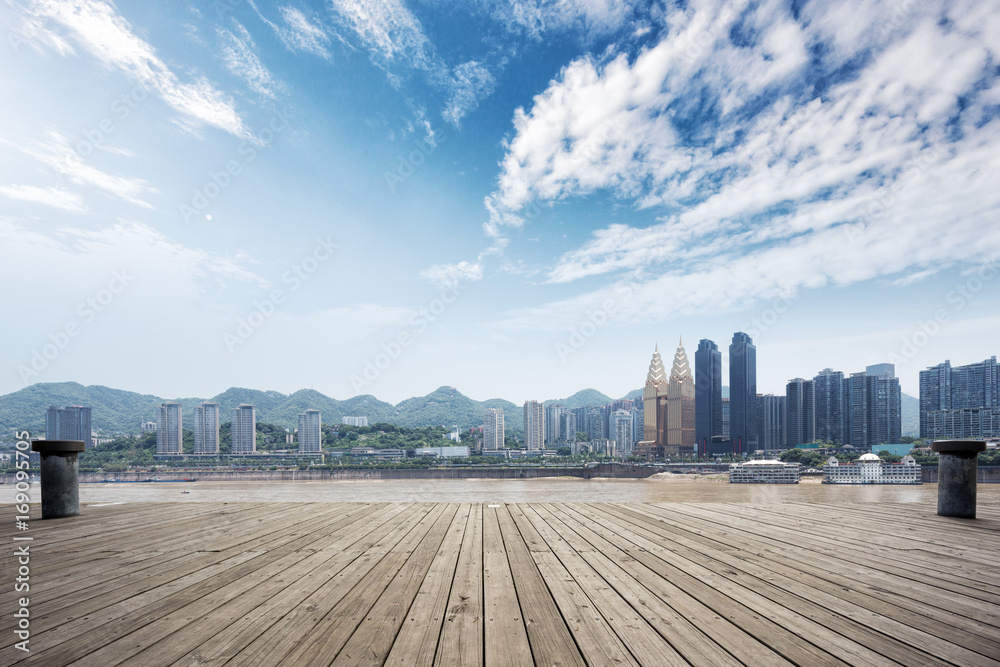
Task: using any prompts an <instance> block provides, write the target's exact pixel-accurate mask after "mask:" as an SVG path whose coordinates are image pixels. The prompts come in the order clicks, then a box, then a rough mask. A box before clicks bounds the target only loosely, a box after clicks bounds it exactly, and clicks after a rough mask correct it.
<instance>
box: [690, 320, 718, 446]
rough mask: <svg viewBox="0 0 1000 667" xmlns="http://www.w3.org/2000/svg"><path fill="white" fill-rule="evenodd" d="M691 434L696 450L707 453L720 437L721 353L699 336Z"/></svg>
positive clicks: (711, 343) (695, 357)
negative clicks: (715, 439) (713, 439)
mask: <svg viewBox="0 0 1000 667" xmlns="http://www.w3.org/2000/svg"><path fill="white" fill-rule="evenodd" d="M694 413H695V419H694V424H695V425H694V434H695V440H696V441H697V447H698V451H699V453H702V454H704V453H707V452H708V446H709V445H710V444H711V442H712V438H713V437H715V436H722V435H723V432H722V352H720V351H719V346H718V345H716V344H715V343H714V342H712V341H710V340H708V339H706V338H702V339H701V340H700V341H699V342H698V350H697V351H696V352H695V353H694Z"/></svg>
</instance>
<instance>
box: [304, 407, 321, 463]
mask: <svg viewBox="0 0 1000 667" xmlns="http://www.w3.org/2000/svg"><path fill="white" fill-rule="evenodd" d="M321 451H323V416H322V413H321V412H320V411H319V410H306V411H305V412H301V413H299V454H318V453H319V452H321Z"/></svg>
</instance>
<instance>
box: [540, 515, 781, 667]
mask: <svg viewBox="0 0 1000 667" xmlns="http://www.w3.org/2000/svg"><path fill="white" fill-rule="evenodd" d="M533 509H536V510H537V511H538V512H539V513H542V512H546V511H547V512H548V513H550V514H551V515H553V516H557V517H558V518H559V519H560V520H561V521H562V522H564V523H565V525H566V526H567V527H569V528H571V529H572V530H573V531H574V532H575V533H576V534H578V535H579V536H580V537H581V538H582V539H584V540H586V542H588V543H589V544H590V545H592V546H593V554H595V556H594V558H595V562H598V563H602V560H603V559H607V560H608V561H610V562H612V563H614V564H615V565H617V566H618V567H619V568H620V569H621V570H622V571H624V572H625V573H627V576H628V578H630V579H632V580H633V581H634V582H635V587H636V588H637V594H636V596H635V597H634V598H633V599H634V600H635V601H636V604H637V605H638V606H640V607H642V608H646V607H648V608H650V609H651V610H654V611H655V613H657V614H658V615H659V622H660V624H661V626H662V625H665V626H666V628H665V629H664V631H663V632H661V635H662V636H663V637H664V639H666V640H667V641H668V642H669V643H670V644H671V645H672V646H674V647H675V648H676V649H677V650H678V651H679V652H681V653H682V654H683V655H685V657H686V658H687V659H688V660H689V661H691V662H692V664H704V665H713V664H714V663H713V662H712V661H707V660H706V661H701V660H700V657H701V655H702V653H703V652H708V653H709V654H710V655H711V654H714V653H715V651H714V650H713V649H712V647H711V645H710V644H708V643H706V646H705V647H704V648H702V649H699V648H698V646H697V645H698V643H699V640H700V638H701V636H702V635H703V636H705V637H707V638H708V639H709V640H710V641H711V642H714V643H715V644H717V645H718V646H719V647H721V648H722V649H724V650H725V651H726V652H727V653H729V654H730V655H732V656H735V657H737V658H739V659H741V660H744V661H745V660H746V659H747V656H750V657H752V660H753V661H754V662H756V663H758V664H763V665H769V666H770V665H775V666H777V665H792V664H793V663H792V662H790V661H789V660H787V659H786V658H784V657H783V656H782V655H781V654H779V653H778V652H776V651H775V650H774V649H772V648H771V647H770V646H768V645H767V644H765V643H763V642H762V640H761V639H760V638H759V637H758V636H757V635H756V634H755V633H754V632H753V630H755V629H756V625H757V624H750V628H749V629H748V628H745V627H743V626H742V625H741V624H740V622H741V621H742V619H743V615H741V614H737V613H735V610H736V607H737V606H736V605H728V604H725V603H723V604H719V603H718V600H717V599H716V598H715V597H712V596H706V597H708V599H707V600H703V599H702V598H700V597H699V596H698V591H695V592H694V593H692V592H689V591H687V590H685V589H684V588H683V587H681V586H680V585H678V584H677V583H675V582H674V581H672V580H671V579H669V578H667V577H665V576H662V575H661V573H660V572H659V570H657V569H656V567H655V564H654V566H653V568H652V569H651V568H650V567H649V565H647V563H644V562H640V561H639V560H638V559H636V558H634V557H633V556H631V555H630V554H628V553H627V552H626V551H625V550H623V549H622V548H620V547H619V546H618V544H616V542H620V543H622V544H623V546H625V547H628V543H627V541H626V542H622V541H621V540H620V538H618V537H617V536H616V535H615V534H614V533H612V532H608V531H604V530H601V527H600V526H597V525H595V524H594V523H593V522H591V521H590V520H589V519H587V518H585V517H583V516H581V515H580V513H579V512H578V509H579V506H578V505H572V506H569V505H549V504H545V503H538V504H536V505H533ZM598 531H600V532H598ZM564 535H567V537H568V534H565V533H564ZM577 552H578V553H579V554H580V555H581V556H583V557H585V558H586V557H591V554H590V553H588V552H587V551H585V550H582V549H580V550H578V551H577ZM596 555H600V556H603V559H601V558H596ZM602 564H603V563H602ZM643 590H645V591H646V592H645V593H643ZM657 601H658V602H659V603H662V604H663V605H665V608H663V607H660V605H659V604H658V603H657ZM713 603H714V604H715V605H716V607H714V608H713V606H711V605H712V604H713ZM648 613H651V612H647V615H648ZM677 619H684V620H685V621H686V622H684V623H680V622H678V621H677ZM654 620H655V619H654ZM692 628H696V629H697V632H692ZM699 633H700V634H699ZM726 662H728V661H727V660H724V659H723V660H720V664H726Z"/></svg>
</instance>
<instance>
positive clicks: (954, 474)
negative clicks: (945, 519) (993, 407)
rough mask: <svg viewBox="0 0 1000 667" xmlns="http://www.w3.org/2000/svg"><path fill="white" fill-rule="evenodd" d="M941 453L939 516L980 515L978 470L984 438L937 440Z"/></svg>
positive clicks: (937, 449)
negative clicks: (977, 505)
mask: <svg viewBox="0 0 1000 667" xmlns="http://www.w3.org/2000/svg"><path fill="white" fill-rule="evenodd" d="M931 449H932V450H934V451H935V452H938V454H939V456H938V511H937V513H938V515H940V516H953V517H958V518H960V519H975V518H976V473H977V471H978V469H979V452H984V451H986V442H985V441H983V440H935V441H934V442H933V443H932V444H931Z"/></svg>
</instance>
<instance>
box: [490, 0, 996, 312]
mask: <svg viewBox="0 0 1000 667" xmlns="http://www.w3.org/2000/svg"><path fill="white" fill-rule="evenodd" d="M855 4H857V5H858V7H857V9H858V12H859V13H858V14H857V15H856V16H855V17H852V16H851V15H850V12H849V11H848V10H843V9H841V8H842V6H843V5H836V6H832V5H820V4H817V3H813V4H812V5H809V11H810V12H811V13H812V16H811V22H809V23H804V22H802V23H800V22H798V21H796V20H795V19H794V18H793V17H791V16H790V15H789V14H788V13H787V10H786V9H785V7H784V5H783V4H781V3H777V2H768V3H761V4H759V5H754V6H753V7H752V8H751V9H749V10H748V11H747V12H746V13H745V14H744V15H742V17H741V16H740V15H738V13H737V12H734V11H732V10H731V9H727V7H728V6H727V5H726V4H725V3H722V2H713V1H709V0H706V1H704V2H695V3H692V4H691V5H690V8H689V9H688V10H687V11H685V12H675V13H674V14H672V15H670V16H669V17H668V21H667V22H668V24H669V26H670V34H669V36H668V37H666V38H664V39H663V40H662V41H661V42H660V43H659V44H656V45H655V46H653V47H652V48H650V49H648V50H646V51H644V52H643V53H641V54H640V55H639V56H638V57H636V58H635V59H634V60H631V61H630V60H629V59H627V58H626V57H625V56H624V55H622V56H619V57H617V58H613V59H611V60H610V61H608V62H606V63H599V62H597V61H595V60H594V59H592V58H589V57H587V58H581V59H578V60H576V61H574V62H573V63H571V64H570V65H568V66H567V67H566V68H565V69H564V70H563V72H562V73H561V75H560V77H559V78H558V80H556V81H554V82H553V83H552V84H551V85H550V86H549V87H548V88H547V89H546V90H545V91H544V92H542V93H541V94H539V95H538V96H536V97H535V99H534V100H533V104H532V106H531V108H530V109H529V110H527V111H525V110H520V109H519V110H518V111H517V113H516V114H515V118H514V136H513V137H512V139H511V140H510V141H509V143H508V144H507V152H506V155H505V157H504V159H503V161H502V165H501V173H500V176H499V179H498V187H497V190H496V191H495V192H494V193H492V194H491V195H490V196H489V197H487V200H486V207H487V211H488V213H489V218H490V219H489V222H488V223H486V225H485V229H486V231H487V233H488V234H489V235H491V236H493V237H498V236H502V235H503V234H504V229H505V228H511V227H513V228H516V227H520V226H522V225H523V224H524V223H525V219H526V218H528V217H530V216H527V215H526V214H525V212H526V210H528V207H530V206H534V205H537V204H536V202H538V201H549V202H555V201H560V200H565V199H569V198H574V197H579V196H581V195H587V194H591V193H594V192H598V191H600V192H604V193H607V194H610V195H612V196H614V197H615V198H617V199H618V200H620V201H623V202H626V203H629V204H631V205H632V206H634V207H637V208H645V209H650V210H653V211H657V212H662V213H661V218H660V222H659V223H658V224H654V225H652V226H649V227H645V228H638V227H631V226H629V225H623V224H615V225H610V226H608V227H606V228H605V229H601V230H598V231H596V232H594V233H593V235H592V237H591V238H590V240H588V241H587V242H586V243H584V244H583V245H582V246H580V247H579V248H576V249H574V250H571V251H569V252H566V253H565V254H564V255H563V256H562V257H560V258H559V259H558V260H557V262H556V263H555V265H554V266H553V267H552V269H551V270H550V272H549V281H550V282H556V283H563V282H570V281H574V280H578V279H581V278H584V277H588V276H598V275H610V274H614V273H618V272H625V273H624V275H627V276H630V277H631V279H634V280H637V281H638V282H639V284H641V285H645V287H644V288H643V289H642V290H641V291H640V292H639V293H637V296H636V298H635V299H633V300H632V303H633V304H636V305H635V306H634V312H632V309H633V306H629V307H625V308H623V309H622V310H623V312H624V313H625V316H626V317H628V316H630V313H631V314H632V315H635V314H638V313H645V314H648V315H655V316H657V317H660V318H666V317H670V316H672V315H674V314H676V313H678V312H689V311H691V310H692V309H697V308H699V307H709V308H716V307H720V306H727V305H729V306H734V307H735V306H737V305H739V304H745V303H747V302H751V301H753V299H755V298H760V297H765V296H766V295H767V294H770V293H772V292H774V290H776V289H779V288H780V289H782V290H787V291H793V292H794V291H796V290H799V289H804V288H812V287H816V286H820V285H824V284H828V283H838V284H848V283H852V282H858V281H863V280H868V279H871V278H875V277H880V276H888V277H892V276H897V277H898V279H897V283H898V284H900V285H903V284H906V283H907V282H908V281H910V280H915V279H918V278H919V277H924V276H925V275H927V272H936V271H939V270H941V269H942V268H944V267H947V266H949V265H952V264H954V263H956V262H958V261H962V260H969V261H975V260H976V259H977V258H979V259H981V258H982V256H983V253H989V252H995V251H996V250H998V249H1000V232H996V231H994V230H993V229H994V227H996V225H995V224H993V223H994V220H995V218H996V213H997V211H998V210H1000V194H998V193H997V192H996V188H995V187H994V186H993V184H995V183H996V182H1000V163H998V162H997V160H996V158H995V154H996V146H997V145H998V144H1000V119H998V118H997V117H996V113H995V109H992V108H991V105H994V104H995V101H996V100H997V99H998V98H1000V81H998V77H997V76H996V75H995V73H989V72H990V70H989V67H990V65H989V63H991V62H995V61H996V60H997V57H998V55H1000V52H998V49H997V47H996V45H995V40H993V38H992V35H993V34H994V33H993V32H991V30H993V29H994V28H996V27H997V25H996V24H997V22H998V21H997V19H996V18H994V17H993V16H987V15H986V14H989V13H988V12H984V9H983V8H984V6H986V5H988V4H989V3H986V2H966V3H964V4H963V5H962V6H953V5H948V4H944V3H926V5H912V11H911V12H910V13H909V14H906V13H904V14H903V15H901V16H898V17H895V18H893V19H892V24H891V25H890V26H889V27H888V29H885V30H881V29H879V30H869V29H867V28H861V27H859V26H857V25H856V24H857V23H859V22H860V23H862V24H863V23H864V20H861V19H859V20H858V21H855V18H856V17H857V16H861V17H863V16H866V15H867V12H869V11H874V10H869V9H867V8H868V6H869V5H868V4H865V3H855ZM862 6H863V7H864V8H862ZM827 7H829V8H830V12H831V13H833V14H836V16H835V17H834V18H829V17H826V16H823V15H822V14H823V12H822V10H823V9H824V8H827ZM845 11H846V12H847V14H846V15H845V14H843V12H845ZM878 11H880V12H883V16H894V15H893V12H892V11H891V6H889V5H883V6H881V7H880V8H879V9H878ZM876 13H877V12H876ZM992 14H994V15H995V14H996V12H992ZM969 15H971V16H973V17H977V19H978V20H977V21H972V20H969V19H968V18H967V17H968V16H969ZM942 16H945V17H947V18H948V19H949V20H947V21H944V20H940V19H941V17H942ZM840 26H842V27H843V29H844V30H846V31H847V32H850V31H851V30H855V28H857V30H859V31H860V32H859V33H858V35H857V36H856V39H857V40H858V45H857V47H854V48H852V47H851V45H850V42H849V41H843V40H840V39H839V37H838V33H837V29H838V27H840ZM734 31H737V32H739V31H742V36H741V38H740V41H739V43H734V42H733V40H731V39H730V37H731V35H733V34H734ZM809 44H812V45H817V44H820V45H822V44H831V45H832V49H831V53H832V55H830V56H829V57H830V59H831V60H830V61H829V62H827V63H826V64H827V66H829V67H831V68H833V69H834V70H838V74H837V77H838V79H837V82H836V83H834V84H833V85H829V86H826V87H824V88H821V89H820V91H819V92H817V93H812V94H811V91H812V90H814V88H811V87H814V86H816V85H817V84H819V85H822V84H823V82H822V81H820V82H817V81H816V77H817V75H816V74H815V73H810V71H809V69H808V68H809V66H810V65H809V62H810V61H809V56H808V55H807V49H806V45H809ZM868 49H871V50H870V51H868ZM852 59H853V61H854V63H855V64H854V67H857V68H858V69H857V71H856V72H853V73H852V72H850V71H848V72H846V73H845V72H843V71H839V68H843V67H846V65H845V63H848V62H850V61H852ZM859 63H860V64H859ZM984 82H985V83H984ZM960 99H961V104H962V107H961V109H960V107H959V100H960ZM720 266H725V267H726V268H725V269H720V268H715V269H712V268H706V267H720ZM910 271H912V272H913V273H914V274H915V275H916V276H917V278H912V277H911V278H908V277H906V276H902V274H903V273H906V272H910ZM900 276H902V277H900ZM613 289H614V288H613V287H608V288H605V289H602V290H598V291H597V292H594V293H592V294H587V295H583V296H581V297H579V298H578V299H574V300H570V301H564V302H560V303H556V304H549V305H546V306H545V307H544V308H543V310H545V311H546V313H550V312H551V313H555V314H554V315H553V316H552V317H546V318H538V317H537V313H533V312H532V313H523V314H516V315H515V316H514V317H513V318H512V320H511V321H512V322H513V323H518V322H519V323H523V324H525V325H526V326H527V325H529V324H531V323H534V322H538V321H542V320H544V321H546V322H547V323H549V324H552V323H554V322H555V323H558V324H559V326H562V325H563V324H565V323H566V322H568V321H571V320H573V319H574V318H576V317H578V316H579V314H580V312H581V309H586V308H587V307H592V304H593V303H599V302H600V300H601V299H602V298H605V297H607V295H608V293H609V290H613ZM642 295H648V298H647V297H643V296H642ZM559 313H562V314H563V317H561V318H560V317H559Z"/></svg>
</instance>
